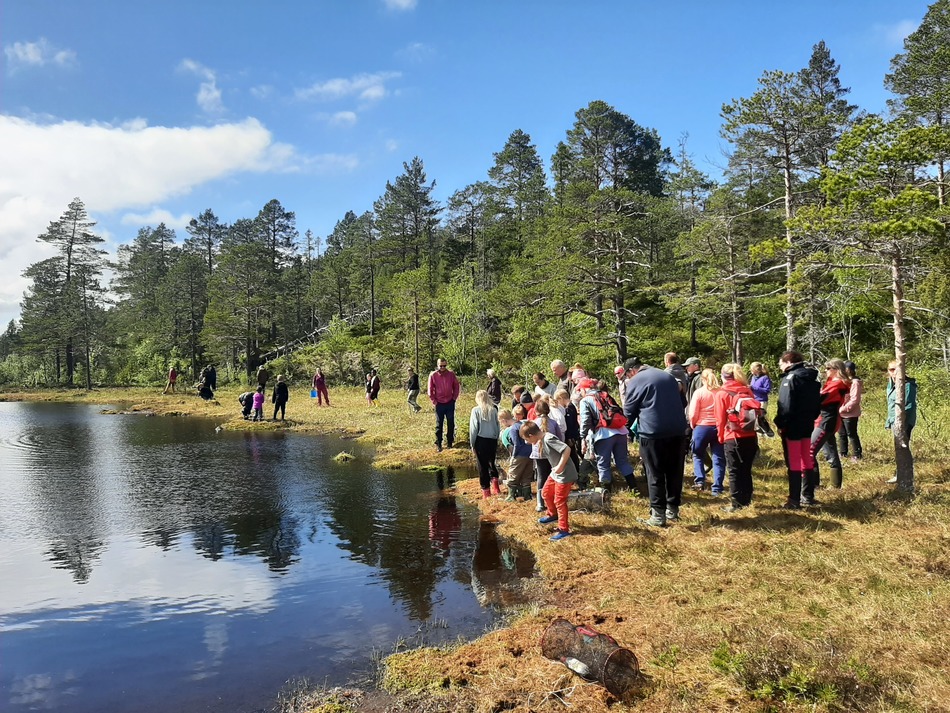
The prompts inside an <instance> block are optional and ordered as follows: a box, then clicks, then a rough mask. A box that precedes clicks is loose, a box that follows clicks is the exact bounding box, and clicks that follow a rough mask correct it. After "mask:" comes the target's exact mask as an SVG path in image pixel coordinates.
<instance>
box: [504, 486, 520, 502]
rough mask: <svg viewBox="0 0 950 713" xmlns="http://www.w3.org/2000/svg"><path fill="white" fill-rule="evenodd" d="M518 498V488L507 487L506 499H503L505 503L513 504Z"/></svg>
mask: <svg viewBox="0 0 950 713" xmlns="http://www.w3.org/2000/svg"><path fill="white" fill-rule="evenodd" d="M517 497H518V488H513V487H511V486H508V497H507V498H505V502H506V503H513V502H514V501H515V500H516V499H517Z"/></svg>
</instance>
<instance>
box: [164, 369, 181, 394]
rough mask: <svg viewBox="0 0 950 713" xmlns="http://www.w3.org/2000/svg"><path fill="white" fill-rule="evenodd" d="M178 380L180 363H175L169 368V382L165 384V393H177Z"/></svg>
mask: <svg viewBox="0 0 950 713" xmlns="http://www.w3.org/2000/svg"><path fill="white" fill-rule="evenodd" d="M176 381H178V365H177V364H175V365H174V366H172V368H171V369H169V370H168V382H167V383H166V384H165V390H164V391H163V392H162V393H163V394H169V393H171V394H174V393H175V382H176Z"/></svg>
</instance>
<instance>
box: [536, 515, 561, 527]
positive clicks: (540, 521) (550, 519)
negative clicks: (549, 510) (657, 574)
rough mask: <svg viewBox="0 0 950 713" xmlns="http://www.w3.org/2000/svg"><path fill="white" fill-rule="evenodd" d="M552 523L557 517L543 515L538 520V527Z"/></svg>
mask: <svg viewBox="0 0 950 713" xmlns="http://www.w3.org/2000/svg"><path fill="white" fill-rule="evenodd" d="M552 522H557V515H545V516H544V517H539V518H538V524H539V525H549V524H550V523H552Z"/></svg>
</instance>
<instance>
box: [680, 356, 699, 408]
mask: <svg viewBox="0 0 950 713" xmlns="http://www.w3.org/2000/svg"><path fill="white" fill-rule="evenodd" d="M683 368H684V369H686V376H687V378H688V379H689V381H688V382H687V383H688V386H687V387H686V403H687V404H689V402H690V401H692V400H693V394H694V393H695V392H696V389H698V388H699V387H700V386H702V383H703V381H702V378H701V377H702V371H703V363H702V361H700V359H699V357H690V358H689V359H687V360H686V361H684V362H683Z"/></svg>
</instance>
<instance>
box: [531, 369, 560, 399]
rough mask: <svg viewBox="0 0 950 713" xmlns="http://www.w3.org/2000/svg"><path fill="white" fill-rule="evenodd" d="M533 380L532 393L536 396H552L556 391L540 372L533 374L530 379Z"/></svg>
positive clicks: (554, 386)
mask: <svg viewBox="0 0 950 713" xmlns="http://www.w3.org/2000/svg"><path fill="white" fill-rule="evenodd" d="M531 378H532V379H533V380H534V393H536V394H538V395H539V396H540V395H541V394H547V395H548V396H554V392H555V391H557V385H556V384H552V383H551V382H550V381H548V380H547V377H546V376H545V375H544V374H542V373H541V372H540V371H537V372H535V373H534V374H533V375H532V377H531Z"/></svg>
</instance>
